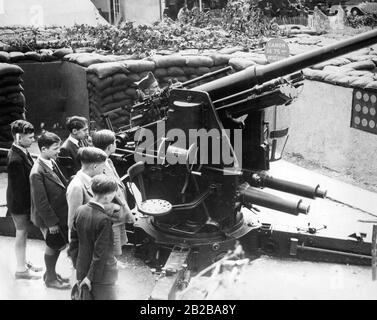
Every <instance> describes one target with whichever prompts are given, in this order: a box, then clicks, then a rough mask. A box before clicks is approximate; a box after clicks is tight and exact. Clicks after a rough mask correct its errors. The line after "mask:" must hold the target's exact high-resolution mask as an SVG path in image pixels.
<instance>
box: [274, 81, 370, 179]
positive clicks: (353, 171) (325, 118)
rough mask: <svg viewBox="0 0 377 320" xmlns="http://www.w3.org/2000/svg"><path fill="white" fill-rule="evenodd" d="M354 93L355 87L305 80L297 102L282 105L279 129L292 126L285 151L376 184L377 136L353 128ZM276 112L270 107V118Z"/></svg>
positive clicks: (279, 114) (341, 173)
mask: <svg viewBox="0 0 377 320" xmlns="http://www.w3.org/2000/svg"><path fill="white" fill-rule="evenodd" d="M352 94H353V89H352V88H344V87H340V86H335V85H331V84H327V83H322V82H316V81H305V85H304V88H303V91H302V92H301V94H300V95H299V97H298V98H297V100H296V101H294V102H293V103H292V104H291V105H290V106H285V107H284V106H281V107H278V112H277V117H278V119H277V129H281V128H283V127H286V126H288V127H289V138H288V142H287V145H286V149H285V152H288V153H290V154H296V155H300V156H302V157H303V158H304V159H306V160H309V161H314V162H316V163H318V164H320V165H321V166H323V167H326V168H328V169H330V170H332V171H334V172H336V173H338V174H339V175H342V176H350V177H353V178H356V179H357V180H359V181H362V182H363V183H365V184H366V185H368V184H369V185H375V184H376V181H377V161H376V160H377V158H376V150H377V139H376V135H374V134H372V133H368V132H364V131H360V130H357V129H354V128H351V126H350V123H351V110H352ZM272 113H273V112H272V108H269V110H268V111H267V117H268V118H269V119H270V120H271V119H273V115H272ZM283 158H284V155H283Z"/></svg>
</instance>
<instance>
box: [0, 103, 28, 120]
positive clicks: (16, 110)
mask: <svg viewBox="0 0 377 320" xmlns="http://www.w3.org/2000/svg"><path fill="white" fill-rule="evenodd" d="M23 112H24V108H23V107H20V106H14V105H6V106H1V107H0V116H1V117H3V116H5V115H14V114H18V115H19V116H20V118H19V119H21V115H22V113H23Z"/></svg>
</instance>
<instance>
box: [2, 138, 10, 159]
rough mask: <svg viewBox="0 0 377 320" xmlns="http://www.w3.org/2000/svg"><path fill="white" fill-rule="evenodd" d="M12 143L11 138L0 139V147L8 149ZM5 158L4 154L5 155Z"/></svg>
mask: <svg viewBox="0 0 377 320" xmlns="http://www.w3.org/2000/svg"><path fill="white" fill-rule="evenodd" d="M12 144H13V139H12V140H11V141H0V148H4V149H10V148H11V146H12ZM5 159H6V156H5Z"/></svg>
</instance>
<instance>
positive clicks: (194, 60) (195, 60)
mask: <svg viewBox="0 0 377 320" xmlns="http://www.w3.org/2000/svg"><path fill="white" fill-rule="evenodd" d="M186 65H187V66H188V67H208V68H210V67H213V65H214V63H213V60H212V59H211V58H210V57H205V56H188V57H186Z"/></svg>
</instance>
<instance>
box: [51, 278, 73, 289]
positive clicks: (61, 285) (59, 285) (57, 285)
mask: <svg viewBox="0 0 377 320" xmlns="http://www.w3.org/2000/svg"><path fill="white" fill-rule="evenodd" d="M45 285H46V287H47V288H53V289H59V290H67V289H70V288H71V286H70V285H69V284H68V283H61V282H60V281H58V280H57V279H56V280H54V281H48V282H45Z"/></svg>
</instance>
